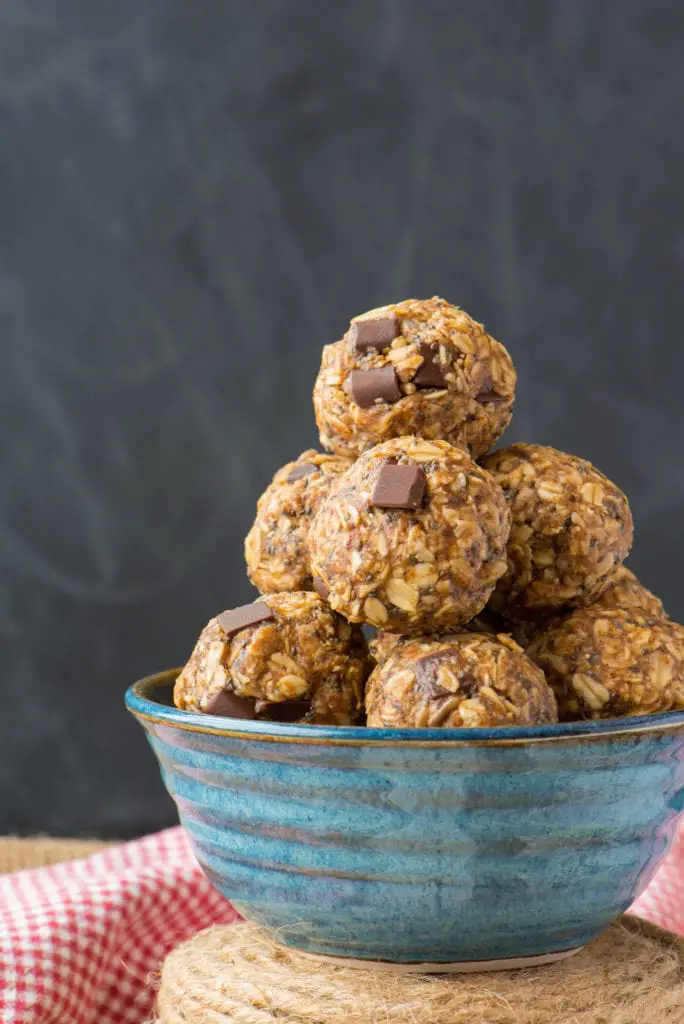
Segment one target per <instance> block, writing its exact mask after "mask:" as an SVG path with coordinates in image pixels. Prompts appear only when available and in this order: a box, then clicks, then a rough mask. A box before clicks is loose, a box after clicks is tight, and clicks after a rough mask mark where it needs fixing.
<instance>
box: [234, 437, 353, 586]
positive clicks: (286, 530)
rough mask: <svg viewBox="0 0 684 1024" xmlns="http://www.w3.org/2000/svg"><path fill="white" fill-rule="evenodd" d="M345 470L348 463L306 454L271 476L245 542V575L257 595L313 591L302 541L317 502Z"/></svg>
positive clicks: (333, 457)
mask: <svg viewBox="0 0 684 1024" xmlns="http://www.w3.org/2000/svg"><path fill="white" fill-rule="evenodd" d="M348 467H349V462H348V461H347V460H346V459H340V458H338V457H337V456H335V455H328V454H327V453H326V454H322V453H321V452H316V451H313V450H309V451H306V452H303V453H302V454H301V455H300V456H299V458H298V459H295V461H294V462H288V463H287V465H286V466H283V468H282V469H279V470H278V472H277V473H276V474H275V476H274V477H273V480H272V482H271V483H270V485H269V486H268V487H267V488H266V490H265V491H264V493H263V494H262V496H261V497H260V498H259V501H258V504H257V514H256V519H255V520H254V524H253V526H252V528H251V530H250V531H249V533H248V534H247V537H246V539H245V559H246V561H247V574H248V576H249V578H250V580H251V581H252V583H253V584H254V586H255V587H256V588H257V590H260V591H261V592H262V593H264V594H271V593H278V592H280V591H288V590H311V589H312V587H313V581H312V579H311V571H310V569H309V550H308V547H307V542H306V536H307V533H308V531H309V526H310V524H311V520H312V518H313V516H314V513H315V512H316V510H317V509H318V506H319V505H320V503H321V501H322V500H323V498H325V497H326V496H327V494H328V493H329V491H330V488H331V487H332V486H333V484H334V483H335V481H336V480H337V478H338V477H339V476H340V474H341V473H343V472H344V471H345V470H346V469H347V468H348Z"/></svg>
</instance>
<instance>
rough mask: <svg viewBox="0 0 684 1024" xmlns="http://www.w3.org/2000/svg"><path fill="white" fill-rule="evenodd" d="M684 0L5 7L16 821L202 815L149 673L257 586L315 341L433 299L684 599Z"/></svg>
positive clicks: (659, 587) (4, 196)
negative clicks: (151, 703)
mask: <svg viewBox="0 0 684 1024" xmlns="http://www.w3.org/2000/svg"><path fill="white" fill-rule="evenodd" d="M683 47H684V5H682V4H678V3H676V2H673V3H659V2H656V0H643V2H642V0H612V2H609V0H606V2H603V3H595V2H594V0H557V2H552V0H538V2H528V0H525V2H522V3H503V2H501V0H465V2H453V0H351V2H350V0H347V2H346V3H332V2H325V0H289V2H286V0H257V2H242V0H239V2H235V0H233V2H231V0H229V2H226V0H223V2H219V0H216V2H210V0H196V2H193V3H187V0H146V2H145V3H136V4H132V3H131V4H125V3H121V2H120V0H99V2H97V3H93V2H92V0H61V2H60V3H59V4H50V3H45V2H41V0H0V85H1V88H0V314H1V318H2V324H1V331H0V338H1V339H2V346H3V355H2V361H1V363H0V370H1V372H0V416H1V418H2V420H1V425H0V426H1V429H0V448H1V460H2V461H1V472H0V636H1V666H0V695H1V698H2V713H1V714H0V760H1V764H2V772H1V773H0V832H6V831H9V830H14V831H18V832H25V833H30V832H36V831H46V832H52V833H55V834H77V833H94V834H101V835H103V836H109V835H112V836H125V835H133V834H136V833H141V832H143V831H147V830H150V829H156V828H160V827H162V826H164V825H167V824H170V823H172V822H173V821H174V820H175V816H174V812H173V807H172V805H171V803H170V802H169V801H168V799H167V797H166V796H165V794H164V792H163V788H162V785H161V782H160V781H159V777H158V773H157V767H156V764H155V762H154V760H153V757H152V754H151V752H150V751H149V750H148V749H147V745H146V743H145V740H144V737H143V733H142V731H141V730H140V728H139V726H138V725H137V724H135V723H134V722H133V720H129V719H128V718H127V716H126V713H125V712H124V710H123V707H122V696H123V692H124V689H125V687H126V686H127V685H128V683H129V682H131V681H132V680H133V679H135V678H137V677H139V676H142V675H145V674H147V673H150V672H153V671H156V670H158V669H162V668H165V667H168V666H172V665H175V664H178V663H180V662H181V661H183V660H184V659H185V657H186V656H187V655H188V654H189V652H190V649H191V647H192V644H193V641H194V638H195V636H196V634H197V633H198V631H199V630H200V628H201V627H202V626H203V624H204V623H205V621H206V620H207V619H208V618H209V617H210V616H211V615H212V614H214V613H215V612H217V611H218V610H221V609H223V608H225V607H227V606H230V605H232V604H235V603H240V602H244V601H245V600H249V599H250V595H251V594H252V591H251V588H250V587H249V584H248V583H247V581H246V579H245V574H244V569H243V561H242V539H243V536H244V534H245V532H246V530H247V529H248V527H249V524H250V522H251V518H252V515H253V509H254V503H255V501H256V498H257V497H258V495H259V493H260V492H261V490H262V489H263V488H264V487H265V485H266V483H267V482H268V480H269V479H270V476H271V474H272V473H273V472H274V470H275V469H276V468H277V467H278V466H279V465H280V464H281V463H283V462H284V461H286V460H287V459H289V458H291V457H294V456H295V455H297V454H298V453H299V452H300V451H301V450H303V449H304V448H306V447H308V446H310V445H312V444H314V443H315V441H316V435H315V428H314V421H313V415H312V410H311V400H310V392H311V387H312V383H313V379H314V376H315V373H316V370H317V366H318V359H319V350H320V347H321V346H322V345H323V344H324V343H326V342H329V341H332V340H335V339H337V338H339V337H340V335H341V334H342V332H343V331H344V330H345V327H346V325H347V323H348V320H349V318H350V316H352V315H353V314H355V313H357V312H360V311H362V310H364V309H367V308H369V307H371V306H375V305H378V304H380V303H383V302H388V301H394V300H398V299H400V298H403V297H406V296H417V297H426V296H430V295H433V294H440V295H443V296H444V297H445V298H447V299H450V300H451V301H453V302H455V303H457V304H459V305H461V306H462V307H463V308H464V309H466V310H467V311H468V312H470V313H471V314H472V315H474V316H475V317H476V318H478V319H480V320H483V321H484V322H485V324H486V325H487V327H488V328H489V330H490V331H491V332H492V333H493V334H494V336H495V337H497V338H500V339H501V340H502V341H503V342H504V343H505V344H506V345H507V346H508V348H509V349H510V351H511V353H512V355H513V358H514V360H515V362H516V365H517V368H518V371H519V376H520V385H519V392H518V404H517V411H516V415H515V419H514V423H513V426H512V427H511V429H510V431H509V433H508V435H507V437H508V438H509V439H511V440H515V439H526V440H534V441H538V442H544V443H548V444H552V445H556V446H558V447H561V448H565V449H568V450H570V451H573V452H576V453H578V454H581V455H583V456H586V457H587V458H589V459H591V460H593V461H594V462H595V463H596V464H597V465H598V466H599V467H600V468H601V469H602V470H603V471H604V472H606V473H607V474H608V475H609V476H610V477H612V478H613V479H614V480H615V481H616V482H617V483H618V484H620V485H621V486H622V487H623V488H624V489H625V490H626V491H627V493H628V494H629V495H630V497H631V500H632V504H633V509H634V514H635V520H636V543H635V548H634V553H633V556H632V559H631V561H630V565H631V566H632V567H633V568H634V569H635V570H636V571H637V573H638V574H639V575H640V576H641V577H642V579H643V581H644V582H645V583H646V584H647V585H648V586H650V587H652V588H654V589H655V590H656V591H657V592H658V593H659V594H660V595H661V596H662V597H663V599H664V600H665V602H666V604H667V607H668V609H669V610H670V612H671V613H672V614H673V615H674V616H675V617H677V616H678V617H679V618H684V597H683V595H682V588H681V584H680V577H681V574H682V572H683V571H684V557H683V555H682V547H681V543H680V534H681V524H682V510H683V505H684V468H683V467H682V459H681V451H682V446H683V442H684V436H683V435H684V413H683V411H682V383H683V379H684V348H683V347H682V341H681V333H682V324H683V323H684V288H683V287H682V281H683V279H684V230H683V228H684V198H683V197H684V184H683V183H684V132H682V130H681V125H682V113H683V106H684V65H683V64H682V48H683Z"/></svg>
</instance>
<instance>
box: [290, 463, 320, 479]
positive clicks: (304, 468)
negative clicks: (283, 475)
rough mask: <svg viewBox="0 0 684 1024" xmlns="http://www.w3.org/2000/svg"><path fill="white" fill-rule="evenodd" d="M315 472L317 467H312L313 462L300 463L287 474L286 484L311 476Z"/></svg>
mask: <svg viewBox="0 0 684 1024" xmlns="http://www.w3.org/2000/svg"><path fill="white" fill-rule="evenodd" d="M316 472H318V466H314V464H313V462H300V464H299V465H298V466H295V467H294V469H291V470H290V472H289V473H288V474H287V483H288V484H293V483H294V482H295V480H301V479H302V477H303V476H311V474H312V473H316Z"/></svg>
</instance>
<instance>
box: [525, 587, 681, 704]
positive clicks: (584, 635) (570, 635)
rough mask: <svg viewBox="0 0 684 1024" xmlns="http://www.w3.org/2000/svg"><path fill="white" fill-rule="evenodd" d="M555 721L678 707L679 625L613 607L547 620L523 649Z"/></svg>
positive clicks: (679, 678) (575, 612) (588, 610)
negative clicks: (548, 694) (551, 701)
mask: <svg viewBox="0 0 684 1024" xmlns="http://www.w3.org/2000/svg"><path fill="white" fill-rule="evenodd" d="M527 654H528V656H529V657H530V658H531V659H532V660H533V661H534V662H535V663H536V664H537V665H539V667H540V668H541V669H543V671H544V673H545V674H546V678H547V679H548V681H549V683H550V685H551V686H552V688H553V690H554V693H555V694H556V700H557V701H558V712H559V716H560V719H561V721H573V720H574V719H578V718H615V717H620V716H627V715H652V714H657V713H659V712H663V711H673V710H684V629H682V627H681V626H678V625H676V624H675V623H671V622H669V621H667V620H664V619H657V618H649V617H647V616H644V615H641V614H640V613H639V612H638V611H634V610H624V609H617V608H613V609H611V608H600V607H598V608H597V607H593V608H582V609H577V610H576V611H574V612H572V613H571V614H569V615H566V616H563V617H560V618H557V619H554V620H552V621H551V622H550V623H548V625H547V626H546V628H545V629H544V630H543V631H542V632H541V633H539V635H538V636H537V637H536V638H535V639H534V641H533V642H532V644H531V645H530V646H529V647H528V649H527Z"/></svg>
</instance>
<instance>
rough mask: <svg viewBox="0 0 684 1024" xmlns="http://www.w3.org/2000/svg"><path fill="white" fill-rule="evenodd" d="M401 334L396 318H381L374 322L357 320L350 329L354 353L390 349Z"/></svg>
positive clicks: (376, 318) (350, 339)
mask: <svg viewBox="0 0 684 1024" xmlns="http://www.w3.org/2000/svg"><path fill="white" fill-rule="evenodd" d="M399 334H400V330H399V324H398V322H397V318H396V317H394V316H380V317H375V319H373V320H355V321H354V323H353V324H352V325H351V327H350V328H349V341H350V342H351V347H352V350H353V351H354V352H367V351H368V349H370V348H377V349H383V348H389V346H390V345H391V344H392V342H393V341H394V339H395V338H396V337H397V336H398V335H399Z"/></svg>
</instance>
